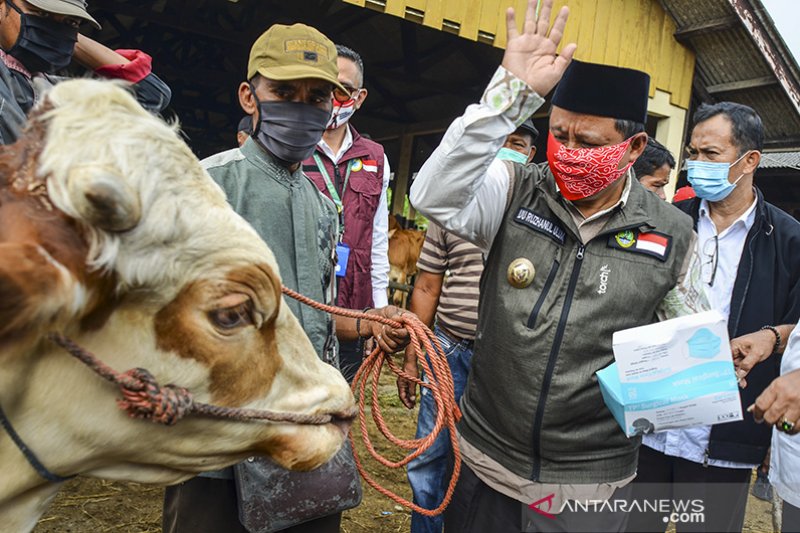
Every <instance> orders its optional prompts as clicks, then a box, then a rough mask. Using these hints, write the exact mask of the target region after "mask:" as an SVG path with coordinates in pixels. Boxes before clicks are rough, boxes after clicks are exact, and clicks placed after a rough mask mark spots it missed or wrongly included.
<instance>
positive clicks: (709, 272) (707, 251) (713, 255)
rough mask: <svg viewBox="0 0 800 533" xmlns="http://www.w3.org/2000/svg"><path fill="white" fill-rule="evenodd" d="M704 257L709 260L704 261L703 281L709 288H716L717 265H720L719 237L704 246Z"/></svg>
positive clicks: (716, 236)
mask: <svg viewBox="0 0 800 533" xmlns="http://www.w3.org/2000/svg"><path fill="white" fill-rule="evenodd" d="M703 256H704V258H706V259H707V260H705V261H703V279H704V280H705V282H706V283H707V284H708V286H709V287H713V286H714V278H715V277H716V276H717V265H718V264H719V236H718V235H714V237H712V238H711V239H708V240H707V241H706V242H705V244H704V245H703Z"/></svg>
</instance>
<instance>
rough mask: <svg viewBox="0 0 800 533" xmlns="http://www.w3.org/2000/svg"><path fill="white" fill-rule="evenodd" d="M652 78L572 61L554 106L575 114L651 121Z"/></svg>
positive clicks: (562, 80) (605, 66)
mask: <svg viewBox="0 0 800 533" xmlns="http://www.w3.org/2000/svg"><path fill="white" fill-rule="evenodd" d="M649 91H650V76H649V75H648V74H647V73H645V72H642V71H640V70H633V69H630V68H620V67H610V66H608V65H599V64H597V63H584V62H583V61H577V60H574V59H573V60H572V62H571V63H570V65H569V67H567V70H566V71H565V72H564V76H563V77H562V78H561V81H560V82H559V83H558V86H557V87H556V91H555V93H554V94H553V105H555V106H558V107H560V108H562V109H566V110H567V111H572V112H574V113H584V114H586V115H597V116H600V117H611V118H616V119H624V120H632V121H634V122H642V123H644V122H646V121H647V96H648V94H649Z"/></svg>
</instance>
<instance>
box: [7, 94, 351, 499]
mask: <svg viewBox="0 0 800 533" xmlns="http://www.w3.org/2000/svg"><path fill="white" fill-rule="evenodd" d="M49 331H60V332H63V333H64V334H66V335H67V336H68V337H71V338H72V339H73V340H75V341H76V342H77V343H78V344H80V345H82V346H84V347H85V348H86V349H88V350H90V351H92V352H94V353H95V354H97V355H98V357H100V358H101V359H102V360H103V361H104V362H105V363H106V364H108V365H110V366H111V367H113V368H116V369H117V370H127V369H130V368H134V367H142V368H146V369H148V370H149V371H150V372H151V373H152V374H153V375H154V376H155V377H156V378H157V379H158V381H159V382H160V383H162V384H166V383H175V384H177V385H180V386H183V387H186V388H188V389H189V390H190V391H192V393H193V394H194V396H195V399H196V400H198V401H202V402H207V403H213V404H217V405H222V406H242V407H248V408H255V409H269V410H273V411H282V412H290V413H305V414H317V413H329V414H332V415H334V416H336V417H338V418H337V420H338V422H337V423H332V424H326V425H320V426H308V425H293V424H286V423H265V422H253V423H242V422H226V421H219V420H215V419H208V418H200V417H188V418H186V419H184V420H182V421H181V422H179V423H178V424H177V425H176V426H173V427H164V426H160V425H157V424H154V423H151V422H146V421H140V420H133V419H129V418H127V416H126V415H125V414H124V413H122V412H121V411H119V410H118V409H117V407H116V406H115V401H114V400H115V397H117V396H118V395H119V393H118V391H116V390H115V388H114V387H113V386H112V385H110V384H108V383H107V382H105V381H102V380H101V379H99V378H98V377H97V376H96V375H95V374H93V373H92V372H90V371H89V370H88V369H87V368H86V367H85V366H83V365H82V364H80V363H79V362H77V361H76V360H74V359H72V358H71V357H69V356H68V355H67V354H66V353H65V352H63V350H62V349H60V348H57V347H55V346H53V345H51V344H50V343H48V342H46V341H44V340H43V335H44V334H46V333H47V332H49ZM0 405H2V407H3V408H4V410H5V412H6V414H7V415H8V416H9V418H10V420H11V422H12V424H14V426H15V427H16V429H17V431H18V432H19V434H20V436H21V437H22V439H23V440H24V441H25V442H26V443H27V444H28V445H29V446H30V447H31V448H32V450H33V451H34V453H36V455H37V456H38V457H39V459H40V460H41V461H42V462H43V463H44V464H45V466H47V467H48V468H49V469H50V470H52V471H53V472H55V473H57V474H62V475H66V474H75V473H88V474H91V475H97V476H103V477H109V478H114V479H129V480H138V481H144V482H158V483H174V482H177V481H180V480H182V479H185V478H188V477H191V476H192V475H194V474H196V473H198V472H200V471H205V470H212V469H218V468H221V467H224V466H226V465H229V464H232V463H235V462H237V461H240V460H241V459H243V458H244V457H247V456H250V455H255V454H263V455H267V456H270V457H272V458H273V459H275V460H276V461H277V462H278V463H280V464H281V465H283V466H285V467H287V468H293V469H311V468H315V467H317V466H319V465H320V464H322V463H324V462H325V461H327V460H328V459H329V458H330V457H331V456H332V455H333V454H334V453H335V452H336V451H337V450H338V449H339V447H340V446H341V444H342V442H343V439H344V437H345V432H346V428H347V417H348V416H352V409H353V399H352V395H351V393H350V390H349V388H348V386H347V383H346V382H345V381H344V379H343V378H342V377H341V375H340V374H339V373H338V371H337V370H336V369H334V368H333V367H331V366H329V365H327V364H324V363H322V362H321V361H320V360H319V359H318V357H317V355H316V354H315V353H314V349H313V347H312V345H311V343H310V342H309V340H308V338H307V337H306V335H305V334H304V332H303V330H302V329H301V327H300V325H299V323H298V321H297V319H296V318H295V317H294V316H293V315H292V313H291V312H290V311H289V309H288V307H287V306H286V305H285V304H284V302H283V299H282V295H281V292H280V277H279V272H278V265H277V263H276V261H275V258H274V256H273V255H272V253H271V252H270V250H269V249H268V248H267V246H266V244H265V243H264V242H263V241H262V240H261V239H260V238H259V236H258V235H257V234H256V233H255V231H254V230H253V229H252V228H251V227H250V226H249V225H248V224H247V223H246V222H245V221H244V220H243V219H242V218H240V217H239V216H238V215H236V214H235V213H234V212H233V210H232V209H231V208H230V207H229V206H228V204H227V202H226V200H225V197H224V195H223V193H222V191H221V190H220V188H219V187H218V186H217V185H216V184H215V183H214V182H213V181H212V180H211V179H210V177H209V176H208V174H207V173H206V172H205V171H204V170H203V169H202V168H201V166H200V164H199V163H198V161H197V159H196V158H195V156H194V155H193V154H192V152H191V151H190V150H189V148H188V147H187V146H186V144H185V143H184V142H183V141H182V140H181V139H180V137H179V133H178V132H177V130H176V128H174V127H170V126H168V125H167V124H165V123H163V122H161V121H160V120H158V119H156V118H154V117H153V116H151V115H150V114H148V113H147V112H145V111H144V110H143V109H142V108H141V107H140V106H139V105H138V104H137V103H136V101H135V100H134V98H133V97H132V96H131V95H130V94H129V93H128V92H127V91H126V90H124V89H123V88H121V87H120V86H119V85H116V84H113V83H109V82H100V81H91V80H76V81H69V82H63V83H61V84H59V85H57V86H56V87H55V88H54V89H53V90H52V91H51V92H50V93H49V94H48V96H47V99H46V100H45V102H44V104H43V105H42V106H40V107H39V108H38V110H36V111H35V112H34V113H33V114H32V116H31V118H30V123H29V125H28V127H27V129H26V131H25V132H24V134H23V137H22V138H21V139H20V141H19V142H18V143H17V144H15V145H12V146H10V147H6V148H4V149H2V151H0ZM7 444H8V438H7V436H6V435H5V434H4V433H0V458H2V462H3V465H2V466H3V469H4V472H6V473H4V475H3V478H4V479H8V478H9V476H12V477H13V476H15V475H19V476H23V473H22V472H23V470H24V471H25V475H27V474H29V473H30V472H28V471H32V470H31V469H30V466H28V465H27V463H25V462H24V459H22V457H21V455H19V454H18V452H17V451H16V450H15V449H14V448H13V447H8V446H6V445H7ZM9 450H11V451H9ZM8 458H12V459H13V461H14V464H15V465H17V466H16V467H15V468H17V469H18V472H15V471H14V470H13V469H12V467H11V466H10V465H9V464H7V463H8ZM20 465H21V466H20ZM9 472H11V474H9ZM2 485H3V484H2V483H0V506H1V505H2V499H3V497H4V496H6V497H7V496H8V490H6V494H2V492H3V489H8V486H2Z"/></svg>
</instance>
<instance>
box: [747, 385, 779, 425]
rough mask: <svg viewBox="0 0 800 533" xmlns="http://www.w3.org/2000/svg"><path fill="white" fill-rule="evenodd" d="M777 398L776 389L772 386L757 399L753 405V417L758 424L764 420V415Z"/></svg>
mask: <svg viewBox="0 0 800 533" xmlns="http://www.w3.org/2000/svg"><path fill="white" fill-rule="evenodd" d="M775 398H776V394H775V389H774V387H773V386H772V385H770V386H769V387H767V388H766V389H765V390H764V392H762V393H761V395H760V396H759V397H758V398H756V403H754V404H753V417H754V418H755V419H756V422H761V421H762V420H764V413H766V412H767V410H768V409H769V408H770V407H771V406H772V404H773V403H774V402H775Z"/></svg>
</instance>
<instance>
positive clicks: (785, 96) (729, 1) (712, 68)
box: [661, 0, 800, 148]
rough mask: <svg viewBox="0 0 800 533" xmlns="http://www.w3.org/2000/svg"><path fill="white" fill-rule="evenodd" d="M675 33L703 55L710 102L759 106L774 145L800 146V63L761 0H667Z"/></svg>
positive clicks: (701, 85)
mask: <svg viewBox="0 0 800 533" xmlns="http://www.w3.org/2000/svg"><path fill="white" fill-rule="evenodd" d="M661 4H662V5H663V6H664V9H665V10H666V11H667V12H668V13H669V14H670V16H671V17H672V18H673V19H674V20H675V23H676V25H677V27H678V29H677V31H676V32H675V38H676V39H677V40H678V41H680V42H682V43H684V44H686V45H687V46H689V47H690V48H692V49H693V50H694V51H695V53H696V54H697V62H696V72H695V83H694V92H695V95H696V96H699V97H700V99H701V101H704V102H709V103H710V102H717V101H722V100H730V101H734V102H739V103H742V104H745V105H749V106H751V107H753V108H754V109H755V110H756V111H757V112H758V113H759V115H761V118H762V120H763V121H764V127H765V133H766V142H767V146H768V147H772V148H800V68H799V67H798V65H797V61H796V60H795V59H794V58H793V56H792V55H791V53H790V52H789V50H788V48H787V47H786V45H785V43H784V42H783V40H782V39H781V37H780V35H779V33H778V32H777V30H776V28H775V25H774V23H773V21H772V19H771V18H770V17H769V14H768V13H767V12H766V10H765V9H764V6H763V5H762V4H761V1H760V0H661Z"/></svg>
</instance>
